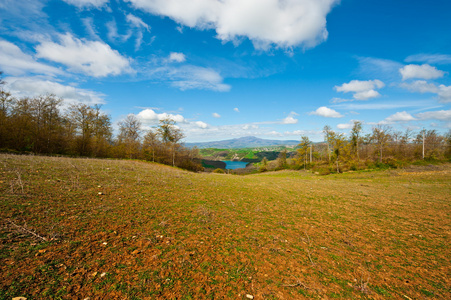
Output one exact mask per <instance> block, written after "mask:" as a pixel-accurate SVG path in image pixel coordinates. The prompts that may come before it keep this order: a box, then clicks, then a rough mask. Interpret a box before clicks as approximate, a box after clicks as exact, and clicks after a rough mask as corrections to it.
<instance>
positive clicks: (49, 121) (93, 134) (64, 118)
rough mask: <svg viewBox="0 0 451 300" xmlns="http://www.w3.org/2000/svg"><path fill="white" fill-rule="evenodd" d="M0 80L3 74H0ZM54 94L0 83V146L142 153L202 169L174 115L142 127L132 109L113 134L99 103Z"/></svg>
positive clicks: (33, 150) (61, 151) (49, 151)
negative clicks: (27, 92)
mask: <svg viewBox="0 0 451 300" xmlns="http://www.w3.org/2000/svg"><path fill="white" fill-rule="evenodd" d="M0 81H1V80H0ZM0 87H1V85H0ZM62 105H63V100H62V99H60V98H57V97H56V96H54V95H45V96H37V97H24V98H21V99H16V98H14V97H12V96H11V94H10V93H9V92H7V91H5V90H3V89H0V149H1V150H2V151H9V152H14V151H17V152H19V153H26V152H31V153H36V154H48V155H70V156H83V157H98V158H129V159H144V160H148V161H153V162H158V163H162V164H167V165H172V166H177V167H181V168H184V169H188V170H193V171H199V170H202V169H203V168H202V166H201V164H200V160H199V159H198V156H199V155H198V150H197V149H188V148H185V147H184V146H183V145H182V144H181V140H182V139H183V137H184V135H183V133H182V131H181V130H180V129H179V128H177V127H176V124H175V122H174V121H173V120H172V119H169V118H168V119H164V120H160V123H159V125H158V126H157V127H156V128H153V129H151V130H143V128H142V127H143V126H142V124H141V122H140V120H139V119H138V118H137V117H136V116H135V115H133V114H130V115H128V116H127V117H126V118H124V119H123V120H122V121H120V122H119V124H118V125H119V126H118V127H119V128H118V134H117V135H116V136H114V135H113V127H112V122H111V117H110V116H109V115H107V114H105V113H104V112H102V111H101V107H100V106H98V105H94V106H89V105H87V104H82V103H78V104H72V105H69V106H68V107H66V108H64V109H63V107H62Z"/></svg>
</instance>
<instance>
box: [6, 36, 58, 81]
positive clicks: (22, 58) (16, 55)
mask: <svg viewBox="0 0 451 300" xmlns="http://www.w3.org/2000/svg"><path fill="white" fill-rule="evenodd" d="M0 67H1V69H2V71H4V72H5V73H7V74H11V75H15V76H17V75H24V74H26V73H35V74H46V75H55V74H62V73H63V72H62V71H61V70H59V69H57V68H54V67H51V66H48V65H46V64H43V63H40V62H37V61H36V60H35V59H34V58H33V57H32V56H31V55H28V54H25V53H23V52H22V50H20V48H19V47H17V46H16V45H14V44H13V43H10V42H7V41H1V40H0Z"/></svg>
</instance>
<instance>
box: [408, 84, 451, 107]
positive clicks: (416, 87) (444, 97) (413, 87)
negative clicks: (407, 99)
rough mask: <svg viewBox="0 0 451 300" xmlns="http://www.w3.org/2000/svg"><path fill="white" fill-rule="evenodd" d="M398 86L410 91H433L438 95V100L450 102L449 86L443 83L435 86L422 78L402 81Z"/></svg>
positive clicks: (450, 87)
mask: <svg viewBox="0 0 451 300" xmlns="http://www.w3.org/2000/svg"><path fill="white" fill-rule="evenodd" d="M400 86H401V87H402V88H405V89H408V90H409V91H411V92H418V93H434V94H437V95H438V99H439V101H440V102H443V103H449V102H451V86H446V85H443V84H441V85H439V86H437V85H435V84H433V83H428V82H426V81H424V80H417V81H414V82H412V83H402V84H401V85H400Z"/></svg>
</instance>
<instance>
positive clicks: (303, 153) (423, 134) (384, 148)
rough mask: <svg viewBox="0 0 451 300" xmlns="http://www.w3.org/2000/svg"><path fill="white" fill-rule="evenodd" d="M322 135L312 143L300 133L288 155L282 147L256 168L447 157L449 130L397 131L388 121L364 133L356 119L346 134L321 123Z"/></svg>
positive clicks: (390, 163)
mask: <svg viewBox="0 0 451 300" xmlns="http://www.w3.org/2000/svg"><path fill="white" fill-rule="evenodd" d="M323 135H324V142H322V143H313V142H312V141H310V139H309V138H308V137H307V136H302V137H301V141H300V143H299V145H298V148H297V150H296V152H294V153H292V155H291V157H290V158H287V155H288V153H287V151H282V152H281V153H280V155H279V158H278V159H277V160H276V161H274V162H272V164H270V162H268V161H262V164H261V166H260V170H261V171H265V170H271V169H285V168H294V169H299V168H304V169H313V170H317V171H320V172H322V173H330V172H337V173H339V172H342V171H347V170H359V169H366V168H371V167H395V168H396V167H402V166H405V165H407V164H411V163H414V162H422V161H425V162H433V161H450V160H451V130H450V131H449V132H448V133H446V134H444V135H440V134H439V133H438V132H437V131H436V130H425V129H423V130H421V131H419V132H414V131H412V130H410V129H406V130H405V131H404V132H401V131H396V130H394V129H393V128H392V127H390V126H389V125H376V126H374V127H373V128H372V130H371V132H370V133H366V134H365V133H364V132H363V129H362V122H359V121H356V122H354V123H353V127H352V129H351V132H350V135H349V136H346V135H344V134H343V133H340V132H335V131H333V130H332V129H331V127H330V126H328V125H326V126H325V127H324V129H323Z"/></svg>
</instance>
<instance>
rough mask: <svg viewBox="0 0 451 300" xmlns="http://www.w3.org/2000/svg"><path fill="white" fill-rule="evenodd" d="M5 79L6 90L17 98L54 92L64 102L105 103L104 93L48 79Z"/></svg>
mask: <svg viewBox="0 0 451 300" xmlns="http://www.w3.org/2000/svg"><path fill="white" fill-rule="evenodd" d="M5 81H6V88H7V89H8V91H10V92H11V93H12V94H13V95H14V96H15V97H18V98H21V97H36V96H39V95H47V94H54V95H55V96H57V97H59V98H62V99H64V101H65V102H66V103H85V104H88V105H95V104H104V103H105V100H104V97H105V95H103V94H100V93H97V92H94V91H90V90H86V89H80V88H77V87H73V86H68V85H63V84H60V83H58V82H54V81H50V80H43V79H40V78H33V77H22V78H17V77H8V78H6V79H5Z"/></svg>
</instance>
